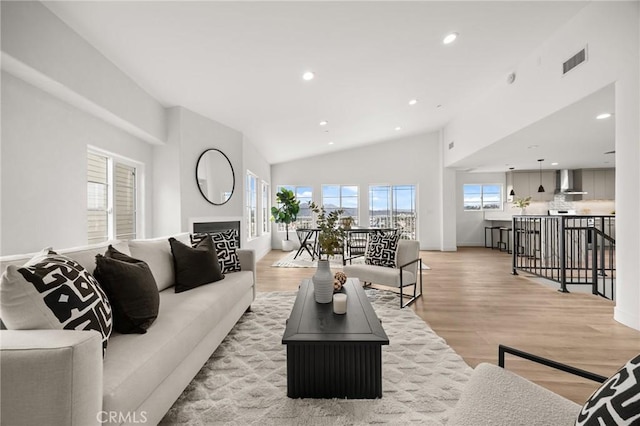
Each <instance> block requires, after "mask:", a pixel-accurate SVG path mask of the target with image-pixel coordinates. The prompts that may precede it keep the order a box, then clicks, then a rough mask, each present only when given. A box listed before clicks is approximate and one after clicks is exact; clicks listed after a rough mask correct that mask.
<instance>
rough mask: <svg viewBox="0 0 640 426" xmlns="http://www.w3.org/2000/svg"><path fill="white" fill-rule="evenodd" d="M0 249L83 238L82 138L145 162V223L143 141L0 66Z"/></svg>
mask: <svg viewBox="0 0 640 426" xmlns="http://www.w3.org/2000/svg"><path fill="white" fill-rule="evenodd" d="M1 89H2V159H1V161H2V163H1V164H2V169H1V172H0V173H1V174H0V178H1V190H2V191H1V199H2V218H1V221H2V222H1V225H0V229H1V230H2V234H1V237H0V254H2V255H9V254H17V253H28V252H33V251H37V250H40V249H42V248H44V247H47V246H53V247H54V248H56V247H57V248H65V247H73V246H80V245H84V244H87V215H86V212H87V145H93V146H95V147H98V148H101V149H104V150H107V151H110V152H113V153H116V154H119V155H121V156H124V157H127V158H130V159H132V160H135V161H138V162H141V163H144V164H145V176H144V178H143V179H144V180H143V183H144V185H145V191H146V195H147V196H146V198H145V200H144V201H145V207H146V208H145V211H146V217H145V224H146V230H145V231H146V233H147V234H149V233H150V230H151V223H152V213H151V210H152V209H151V208H150V206H151V205H152V198H151V194H152V193H153V184H152V179H151V177H150V176H151V175H152V173H153V167H152V152H151V146H150V145H149V144H147V143H146V142H143V141H141V140H139V139H136V138H134V137H132V136H131V135H129V134H128V133H125V132H123V131H121V130H119V129H116V128H114V127H112V126H110V125H108V124H106V123H105V122H104V121H102V120H99V119H97V118H95V117H93V116H91V115H89V114H86V113H85V112H83V111H80V110H78V109H76V108H74V107H72V106H69V105H68V104H66V103H64V102H62V101H60V100H59V99H57V98H55V97H53V96H51V95H49V94H48V93H45V92H43V91H41V90H39V89H37V88H35V87H33V86H31V85H29V84H27V83H25V82H24V81H22V80H20V79H18V78H16V77H14V76H12V75H10V74H7V73H4V72H3V73H2V86H1Z"/></svg>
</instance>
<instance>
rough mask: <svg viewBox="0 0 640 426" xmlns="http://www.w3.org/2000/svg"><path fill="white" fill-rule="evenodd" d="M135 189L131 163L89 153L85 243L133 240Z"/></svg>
mask: <svg viewBox="0 0 640 426" xmlns="http://www.w3.org/2000/svg"><path fill="white" fill-rule="evenodd" d="M138 167H139V166H138ZM137 188H138V186H137V179H136V165H135V164H134V163H132V162H129V161H127V160H124V159H120V158H117V157H114V156H112V155H109V154H106V153H103V152H99V151H94V150H89V151H88V153H87V241H88V242H89V243H90V244H93V243H99V242H103V241H107V240H111V239H119V240H131V239H133V238H136V234H137V231H136V230H137V222H138V220H137V210H138V209H137V199H138V193H137V192H138V189H137Z"/></svg>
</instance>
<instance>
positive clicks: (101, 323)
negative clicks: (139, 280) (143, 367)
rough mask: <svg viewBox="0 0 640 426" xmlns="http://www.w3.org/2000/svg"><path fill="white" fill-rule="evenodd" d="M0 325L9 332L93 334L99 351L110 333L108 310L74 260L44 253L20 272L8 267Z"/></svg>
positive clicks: (0, 292)
mask: <svg viewBox="0 0 640 426" xmlns="http://www.w3.org/2000/svg"><path fill="white" fill-rule="evenodd" d="M0 307H1V315H2V321H3V323H4V324H5V326H6V327H7V328H8V329H9V330H36V329H66V330H96V331H98V332H99V333H100V334H101V335H102V347H103V351H104V350H106V348H107V339H108V338H109V335H110V334H111V328H112V317H111V305H110V304H109V301H108V300H107V296H106V295H105V294H104V292H103V290H102V288H100V285H99V284H98V282H97V281H96V280H95V278H94V277H93V276H91V274H90V273H89V272H87V270H86V269H84V268H83V267H82V266H81V265H80V264H78V263H77V262H76V261H74V260H72V259H70V258H68V257H66V256H63V255H59V254H57V253H55V252H53V251H50V250H43V251H42V252H41V253H39V254H37V255H36V256H35V257H34V258H33V259H31V260H30V261H29V262H27V263H26V264H25V265H24V266H22V267H17V266H14V265H9V266H8V267H7V270H6V271H5V273H4V274H3V275H2V280H1V282H0Z"/></svg>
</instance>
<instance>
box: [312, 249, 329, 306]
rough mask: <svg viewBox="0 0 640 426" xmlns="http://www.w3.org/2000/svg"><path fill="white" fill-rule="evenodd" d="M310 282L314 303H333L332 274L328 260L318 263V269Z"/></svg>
mask: <svg viewBox="0 0 640 426" xmlns="http://www.w3.org/2000/svg"><path fill="white" fill-rule="evenodd" d="M312 281H313V292H314V295H315V298H316V302H318V303H331V302H332V301H333V274H332V273H331V268H330V265H329V261H328V260H319V261H318V269H317V270H316V273H315V275H314V276H313V278H312Z"/></svg>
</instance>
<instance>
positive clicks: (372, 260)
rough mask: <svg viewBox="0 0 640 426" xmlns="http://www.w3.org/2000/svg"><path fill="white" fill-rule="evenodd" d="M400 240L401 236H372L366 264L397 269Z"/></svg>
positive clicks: (368, 246) (366, 255) (365, 259)
mask: <svg viewBox="0 0 640 426" xmlns="http://www.w3.org/2000/svg"><path fill="white" fill-rule="evenodd" d="M399 239H400V235H399V234H392V235H388V234H385V235H382V234H371V236H370V238H369V244H368V245H367V253H366V254H365V258H364V263H365V264H367V265H377V266H387V267H390V268H395V267H396V253H397V251H398V240H399Z"/></svg>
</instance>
